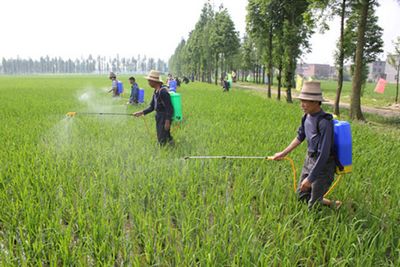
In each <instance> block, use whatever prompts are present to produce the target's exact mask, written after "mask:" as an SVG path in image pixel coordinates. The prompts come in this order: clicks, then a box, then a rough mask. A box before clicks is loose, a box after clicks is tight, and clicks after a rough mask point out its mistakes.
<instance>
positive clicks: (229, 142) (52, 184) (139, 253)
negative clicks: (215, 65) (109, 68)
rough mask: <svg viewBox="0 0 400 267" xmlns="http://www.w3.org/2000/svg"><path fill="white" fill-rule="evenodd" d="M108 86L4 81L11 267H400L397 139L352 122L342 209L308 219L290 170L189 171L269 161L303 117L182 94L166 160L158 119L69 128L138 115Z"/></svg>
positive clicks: (1, 193) (0, 193) (211, 89)
mask: <svg viewBox="0 0 400 267" xmlns="http://www.w3.org/2000/svg"><path fill="white" fill-rule="evenodd" d="M121 78H122V80H126V79H127V77H121ZM137 81H138V83H139V85H140V86H141V87H144V88H145V91H146V97H145V99H146V101H149V99H150V95H151V89H150V88H149V87H148V86H147V83H146V82H145V81H144V80H143V79H142V78H139V77H138V79H137ZM108 86H109V80H108V79H107V78H106V77H98V76H66V77H61V76H48V77H45V76H30V77H28V76H24V77H4V76H3V77H0V93H1V96H2V97H1V98H0V105H1V107H2V108H1V110H0V120H1V123H0V135H1V136H2V138H1V139H0V146H1V148H2V149H1V150H0V160H1V162H2V164H1V165H0V199H1V203H2V204H1V205H0V265H1V266H30V265H35V266H63V265H68V266H98V265H105V266H122V265H123V266H148V265H162V266H193V265H200V266H211V265H213V266H232V265H236V266H239V265H240V266H274V265H277V266H279V265H282V266H300V265H301V266H303V265H307V266H314V265H315V266H337V265H338V266H388V265H392V266H399V264H400V262H399V259H400V254H399V253H400V251H399V249H398V248H399V236H400V226H399V223H398V222H399V220H400V215H399V209H398V205H399V203H398V200H399V199H400V195H399V194H400V193H399V192H400V187H399V183H398V182H397V179H395V178H396V177H398V174H397V171H398V166H399V165H400V161H399V158H400V154H399V153H400V152H399V151H400V150H399V149H395V144H398V142H399V141H400V140H399V134H398V130H390V129H387V128H384V129H382V128H379V127H370V126H368V125H365V124H358V123H353V124H352V129H353V138H354V173H352V174H350V175H348V176H345V177H344V178H343V180H342V182H341V183H340V184H339V186H338V188H337V189H336V190H335V191H334V192H333V195H332V197H334V198H338V199H341V200H343V201H344V206H343V207H342V208H341V210H340V211H338V212H335V211H332V210H330V209H322V210H320V211H317V210H315V211H313V212H309V211H308V209H307V205H305V204H303V203H299V202H298V201H297V199H296V197H295V195H294V194H293V191H292V188H291V175H292V174H291V170H290V167H289V166H288V165H287V164H286V163H285V162H270V161H256V160H248V161H245V160H244V161H228V160H213V161H206V160H204V161H184V160H182V157H184V156H187V155H263V156H267V155H271V154H272V153H274V152H276V151H278V150H280V149H282V148H283V147H285V146H286V145H287V144H288V142H289V141H290V140H291V139H292V138H293V136H295V134H296V129H297V127H298V126H299V124H300V119H301V116H302V114H301V110H300V108H299V107H298V106H297V105H287V104H285V103H280V102H276V101H273V100H266V99H264V98H263V97H260V96H259V95H254V94H252V93H250V92H247V91H236V90H234V91H233V92H230V93H229V94H223V93H222V92H221V90H220V88H218V87H216V86H212V85H209V84H204V83H190V84H188V85H183V87H181V88H180V93H181V95H182V101H183V111H184V117H185V122H184V123H183V124H182V125H181V126H180V127H179V128H178V127H175V128H173V130H172V134H173V136H174V137H175V140H176V147H174V148H166V149H160V148H159V147H158V146H157V145H156V141H155V138H154V134H155V131H154V120H153V118H152V116H151V115H149V116H147V117H146V120H147V123H148V124H149V126H151V127H150V134H151V135H150V136H149V135H148V134H147V131H146V129H145V127H144V122H143V119H141V118H133V117H128V116H123V117H111V116H109V117H106V116H83V115H81V116H79V113H78V115H76V117H74V118H72V119H66V118H65V115H64V114H65V113H66V112H68V111H118V112H133V111H135V110H138V109H139V107H131V106H126V105H125V102H126V99H125V100H124V99H122V100H119V99H111V96H110V95H107V94H106V93H105V88H108ZM140 108H141V107H140ZM305 150H306V147H305V146H304V145H303V146H302V147H300V148H298V149H297V150H295V151H294V152H293V153H292V154H291V157H292V158H293V159H294V160H295V162H296V167H297V169H299V168H300V167H301V164H302V160H303V156H304V153H305Z"/></svg>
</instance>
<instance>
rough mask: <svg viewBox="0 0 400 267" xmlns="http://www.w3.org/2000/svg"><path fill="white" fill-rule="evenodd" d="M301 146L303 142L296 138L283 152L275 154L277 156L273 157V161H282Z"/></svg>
mask: <svg viewBox="0 0 400 267" xmlns="http://www.w3.org/2000/svg"><path fill="white" fill-rule="evenodd" d="M300 144H301V141H300V140H299V139H298V138H297V137H296V138H294V139H293V141H292V142H291V143H290V144H289V145H288V146H287V147H286V148H285V149H284V150H282V151H281V152H278V153H275V155H273V156H272V159H273V160H280V159H283V158H284V157H286V155H287V154H289V153H290V152H291V151H292V150H293V149H295V148H296V147H298V146H299V145H300Z"/></svg>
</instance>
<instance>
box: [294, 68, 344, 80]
mask: <svg viewBox="0 0 400 267" xmlns="http://www.w3.org/2000/svg"><path fill="white" fill-rule="evenodd" d="M296 73H297V74H301V75H303V76H304V77H311V78H313V79H332V78H334V77H336V69H335V67H332V66H329V65H328V64H301V65H298V66H297V69H296Z"/></svg>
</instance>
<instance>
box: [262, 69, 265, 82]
mask: <svg viewBox="0 0 400 267" xmlns="http://www.w3.org/2000/svg"><path fill="white" fill-rule="evenodd" d="M262 84H263V85H264V84H265V67H264V66H263V67H262Z"/></svg>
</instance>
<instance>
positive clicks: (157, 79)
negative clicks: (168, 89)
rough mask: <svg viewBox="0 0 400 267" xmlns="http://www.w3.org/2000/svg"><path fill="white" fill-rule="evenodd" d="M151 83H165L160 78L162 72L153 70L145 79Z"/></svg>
mask: <svg viewBox="0 0 400 267" xmlns="http://www.w3.org/2000/svg"><path fill="white" fill-rule="evenodd" d="M145 78H146V79H147V80H149V81H154V82H159V83H162V82H163V81H162V80H161V77H160V72H159V71H157V70H151V71H150V72H149V75H148V76H146V77H145Z"/></svg>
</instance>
